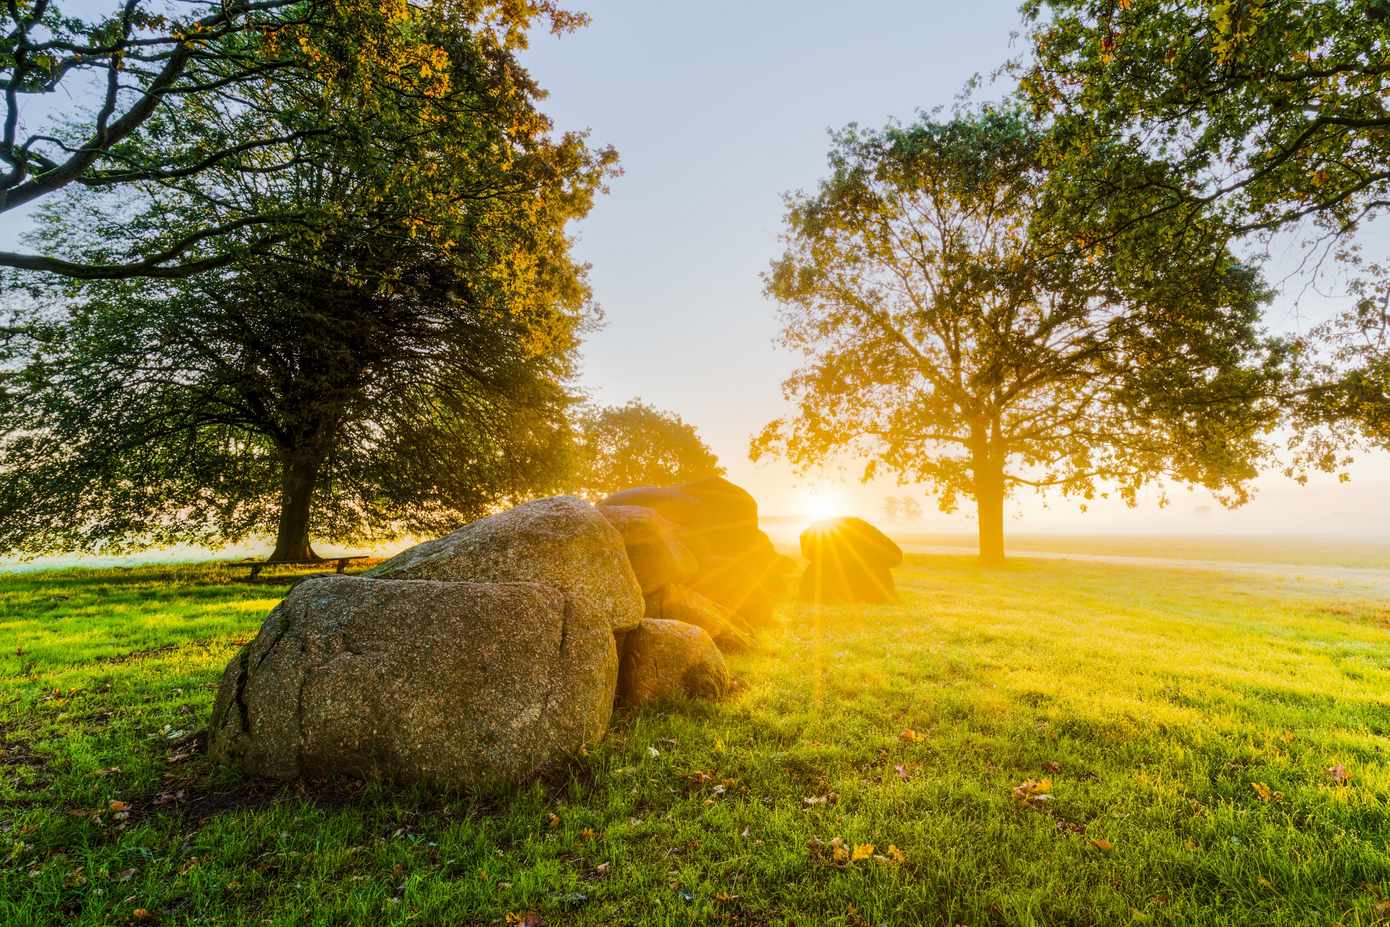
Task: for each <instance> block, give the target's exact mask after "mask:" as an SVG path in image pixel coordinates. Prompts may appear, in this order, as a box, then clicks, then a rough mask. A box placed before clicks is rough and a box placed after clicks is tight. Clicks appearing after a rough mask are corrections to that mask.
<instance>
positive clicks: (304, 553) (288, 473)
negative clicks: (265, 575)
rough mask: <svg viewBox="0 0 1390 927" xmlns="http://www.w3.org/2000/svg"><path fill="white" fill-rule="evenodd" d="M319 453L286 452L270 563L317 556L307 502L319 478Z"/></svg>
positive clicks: (312, 558)
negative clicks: (311, 541) (310, 527)
mask: <svg viewBox="0 0 1390 927" xmlns="http://www.w3.org/2000/svg"><path fill="white" fill-rule="evenodd" d="M319 463H320V457H319V455H318V454H304V453H300V454H286V455H285V463H284V470H283V474H282V476H281V488H280V525H279V528H278V529H277V530H276V533H275V551H274V552H273V553H272V554H271V555H270V561H271V562H272V563H283V562H286V561H293V560H318V559H319V557H318V555H317V554H315V553H314V549H313V548H312V547H310V546H309V504H310V502H311V501H312V500H313V496H314V484H315V482H317V480H318V475H319Z"/></svg>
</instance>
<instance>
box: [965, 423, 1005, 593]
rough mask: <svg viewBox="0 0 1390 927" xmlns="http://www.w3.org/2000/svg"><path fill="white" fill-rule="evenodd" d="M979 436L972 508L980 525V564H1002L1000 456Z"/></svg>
mask: <svg viewBox="0 0 1390 927" xmlns="http://www.w3.org/2000/svg"><path fill="white" fill-rule="evenodd" d="M995 444H996V442H994V441H990V440H988V439H985V438H984V436H983V435H981V436H980V439H979V440H978V441H977V442H976V446H975V448H974V450H973V454H972V456H973V460H972V461H971V469H972V470H973V471H974V477H975V508H976V512H977V517H978V519H979V525H980V562H981V563H983V564H984V565H986V566H1000V565H1002V564H1003V562H1004V454H1003V453H1002V450H1001V449H999V448H997V447H995V446H993V445H995Z"/></svg>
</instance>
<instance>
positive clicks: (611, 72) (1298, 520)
mask: <svg viewBox="0 0 1390 927" xmlns="http://www.w3.org/2000/svg"><path fill="white" fill-rule="evenodd" d="M579 5H580V6H581V7H582V8H583V9H585V10H587V11H588V12H589V13H591V15H592V17H593V23H592V25H591V26H590V27H589V28H588V29H585V30H583V31H581V32H579V33H576V34H573V35H568V36H564V37H560V38H551V37H548V36H544V37H538V38H537V39H536V41H535V42H534V43H533V45H532V48H531V50H530V51H529V52H528V53H527V55H526V60H527V63H528V64H529V66H530V67H531V70H532V72H533V74H534V75H535V76H536V77H537V79H538V80H539V81H540V82H541V84H542V85H543V86H545V87H547V88H548V89H549V90H550V92H551V96H550V99H549V100H548V101H547V102H546V104H545V109H546V111H547V112H548V113H550V114H551V116H552V117H553V118H554V119H555V120H556V123H557V125H558V126H559V127H560V128H565V129H571V128H589V129H591V130H592V137H593V140H594V141H595V142H598V143H603V144H613V145H615V146H617V148H618V150H619V152H620V154H621V156H622V163H623V167H624V171H625V174H624V176H622V177H619V178H618V179H616V180H615V181H614V183H613V185H612V192H611V194H610V195H609V196H607V197H605V198H603V199H601V200H600V201H599V203H598V205H597V207H596V208H595V210H594V212H593V214H592V216H591V217H590V218H589V219H588V220H586V221H585V222H584V223H583V224H582V225H581V226H580V228H579V244H578V254H579V256H580V257H581V259H583V260H586V261H589V262H591V263H592V265H593V270H592V281H593V284H594V290H595V294H596V296H597V298H598V300H599V302H600V303H601V304H602V306H603V308H604V311H605V313H606V317H607V323H606V326H605V328H604V329H603V330H602V331H601V332H599V333H597V334H596V335H593V336H592V337H591V338H590V341H589V343H588V345H587V347H586V349H585V365H584V376H583V384H584V386H585V387H586V388H587V389H588V390H589V391H590V393H591V395H592V396H593V397H594V398H595V399H596V400H598V401H601V402H604V403H618V402H623V401H626V400H627V399H629V398H631V397H634V396H640V397H641V398H643V399H644V400H646V401H648V402H651V403H654V404H656V405H658V406H661V407H664V408H668V409H672V410H674V411H676V412H679V413H680V414H681V415H682V416H683V417H685V418H686V419H687V420H688V421H690V422H692V423H694V424H695V425H696V426H697V427H698V428H699V430H700V432H701V433H702V434H703V435H704V437H705V438H706V440H707V441H708V442H709V443H710V445H711V446H712V447H713V448H714V449H715V451H716V452H717V453H718V454H719V456H720V459H721V461H722V462H723V463H724V464H725V466H727V467H728V469H729V475H730V477H731V478H733V479H734V480H735V481H737V482H740V483H742V484H744V485H746V486H747V487H748V488H749V489H751V490H752V491H753V492H754V494H755V495H757V496H758V497H759V499H760V500H761V502H762V507H763V511H764V512H766V513H769V514H781V513H795V512H796V511H797V510H798V509H799V508H800V507H801V505H802V495H803V494H804V493H805V492H807V491H808V489H812V488H814V486H815V485H817V484H826V483H830V484H834V485H835V486H836V487H837V491H838V493H839V494H840V495H841V497H842V498H843V499H844V501H845V504H846V505H847V506H849V507H852V508H853V509H855V510H856V511H858V512H860V513H862V514H865V515H869V516H874V515H877V514H878V513H879V511H880V506H881V499H882V496H883V495H885V494H887V493H893V494H903V493H907V492H916V493H918V494H919V495H921V497H922V502H923V508H924V509H926V512H927V518H926V519H925V522H924V527H926V528H937V529H940V530H973V527H972V526H973V522H972V520H971V519H970V518H969V513H968V512H962V513H961V514H960V515H957V516H953V517H947V516H943V515H939V514H937V512H936V507H935V504H934V502H933V501H932V500H930V499H928V498H926V496H925V494H924V491H923V490H920V489H916V490H914V489H912V488H906V489H903V488H898V487H895V486H893V485H892V484H891V483H887V482H880V483H876V484H874V485H873V486H871V487H867V488H866V487H861V486H859V485H858V483H857V480H856V479H854V476H855V473H856V472H857V468H854V467H852V466H850V467H843V468H841V469H840V470H832V471H830V472H827V473H825V474H822V475H820V476H819V477H815V478H812V479H810V480H803V479H799V478H797V477H795V476H794V475H793V474H791V473H790V471H789V470H787V469H786V468H785V467H782V466H779V465H777V464H757V465H754V464H752V463H750V462H749V461H748V457H747V447H748V441H749V438H750V437H751V436H752V435H753V434H754V433H756V432H757V430H758V429H759V428H760V427H761V426H762V425H763V424H764V423H765V422H767V421H768V420H769V419H771V418H775V417H776V416H777V415H779V414H781V413H782V411H783V409H784V405H783V401H782V398H781V392H780V383H781V381H782V379H783V378H784V377H785V375H786V374H787V373H788V372H789V371H790V370H791V369H792V367H793V365H794V362H795V358H793V357H792V356H790V355H789V354H787V353H785V352H782V351H781V350H780V349H778V348H777V346H776V345H775V343H774V342H775V338H776V335H777V322H776V314H775V307H774V305H773V304H771V303H770V302H769V301H768V300H766V299H765V298H764V297H763V295H762V287H761V283H760V280H759V273H760V272H761V271H762V270H763V269H764V268H765V267H766V266H767V264H768V262H769V260H770V259H771V258H773V257H774V256H775V255H776V254H777V253H778V251H779V247H778V240H777V239H778V235H779V233H780V228H781V217H782V203H781V194H782V193H783V192H784V191H787V190H793V189H797V188H810V187H811V186H813V185H814V184H815V183H816V181H817V180H818V178H820V177H821V176H822V175H823V174H824V173H825V152H826V148H827V138H826V131H827V129H830V128H839V127H841V126H843V125H845V124H846V123H849V122H860V123H863V124H866V125H880V124H882V123H883V122H885V121H886V120H887V119H889V118H890V117H898V118H901V119H909V118H911V117H912V116H913V115H914V113H915V112H916V111H917V110H921V109H932V108H934V107H938V106H949V105H950V104H951V103H952V102H953V100H954V99H955V98H956V97H957V95H958V94H959V93H960V91H961V89H962V87H963V86H964V85H965V83H966V82H967V81H968V80H969V79H970V78H971V77H972V75H976V74H980V75H982V76H983V77H984V78H985V82H984V85H983V87H982V88H981V89H980V90H979V91H978V92H977V93H976V96H977V97H980V98H990V97H995V96H998V95H1001V94H1002V93H1003V92H1004V89H1005V88H1004V86H1003V85H1002V84H991V82H990V74H991V73H992V72H993V71H994V69H995V68H997V67H998V66H999V65H1000V64H1001V63H1002V62H1004V61H1005V60H1006V59H1007V58H1008V57H1010V56H1011V55H1015V54H1017V53H1019V51H1020V45H1019V43H1018V42H1016V41H1014V40H1013V39H1012V33H1013V32H1015V31H1016V30H1018V29H1019V27H1020V25H1021V23H1020V19H1019V16H1018V13H1017V11H1016V3H1015V2H1014V0H974V2H969V3H950V4H947V3H921V2H906V0H877V2H859V3H856V4H853V5H852V7H851V6H847V5H845V4H842V3H831V2H823V0H822V2H808V0H800V2H793V0H759V2H758V3H747V2H743V3H732V2H716V3H708V4H702V5H700V6H698V7H690V6H686V5H677V4H669V3H651V2H637V0H588V2H585V3H582V4H579ZM1286 263H1287V262H1284V261H1276V265H1275V266H1276V268H1278V267H1280V266H1283V265H1284V264H1286ZM1297 288H1298V284H1297V282H1294V283H1292V284H1290V286H1289V287H1288V289H1289V290H1290V291H1291V292H1292V291H1293V290H1295V289H1297ZM1330 305H1331V304H1324V303H1323V302H1321V301H1319V300H1317V299H1316V298H1314V297H1310V296H1307V295H1305V296H1304V297H1303V299H1302V301H1301V302H1300V303H1299V304H1298V305H1295V303H1294V300H1293V297H1292V295H1286V296H1285V297H1283V298H1281V299H1280V300H1279V301H1278V302H1276V304H1275V305H1274V306H1273V307H1271V311H1270V325H1271V327H1274V328H1279V329H1284V328H1290V327H1299V326H1301V325H1306V324H1307V323H1308V322H1309V321H1310V319H1312V318H1316V317H1319V316H1320V315H1321V314H1323V313H1324V312H1326V311H1327V309H1328V308H1329V307H1330ZM1013 509H1014V511H1013V514H1014V518H1013V519H1012V520H1011V522H1010V525H1009V528H1010V530H1014V531H1058V530H1065V531H1123V532H1149V531H1162V532H1168V531H1172V532H1187V531H1198V532H1213V533H1219V532H1274V531H1277V532H1318V533H1338V534H1341V533H1356V534H1365V533H1374V534H1387V535H1390V457H1383V456H1382V457H1373V458H1368V459H1367V460H1366V461H1365V462H1363V463H1361V464H1360V465H1358V466H1357V467H1355V468H1354V469H1353V480H1352V482H1351V483H1349V484H1338V483H1337V482H1336V481H1335V480H1330V479H1328V480H1316V481H1314V483H1313V485H1311V486H1309V487H1298V486H1296V485H1294V484H1293V483H1291V482H1290V481H1289V480H1287V479H1285V478H1283V477H1282V476H1278V475H1270V476H1269V477H1268V478H1265V479H1262V480H1261V481H1260V493H1259V495H1258V497H1257V500H1256V501H1255V502H1254V503H1252V504H1250V505H1249V506H1247V507H1245V508H1244V509H1242V510H1239V511H1237V512H1226V511H1224V510H1222V509H1221V508H1220V507H1219V506H1218V505H1216V504H1215V503H1214V502H1213V501H1212V500H1211V499H1210V498H1208V497H1206V496H1205V495H1204V494H1193V495H1189V494H1187V493H1186V492H1185V491H1179V492H1177V493H1175V494H1174V496H1173V501H1172V504H1171V505H1170V506H1169V507H1167V508H1163V509H1160V508H1159V507H1158V506H1157V505H1155V504H1152V503H1150V504H1144V505H1141V506H1140V507H1139V508H1138V509H1136V510H1130V509H1128V508H1127V507H1125V506H1124V505H1122V504H1118V503H1114V504H1105V503H1102V504H1099V505H1093V506H1092V507H1091V509H1090V511H1089V512H1086V513H1082V512H1080V511H1079V510H1078V507H1077V506H1076V504H1075V503H1074V502H1071V501H1068V500H1064V499H1058V498H1054V499H1052V500H1050V502H1049V503H1048V504H1047V505H1046V506H1044V505H1043V504H1042V503H1040V502H1038V501H1037V500H1036V499H1032V498H1020V499H1019V500H1018V501H1017V502H1016V503H1015V504H1014V507H1013Z"/></svg>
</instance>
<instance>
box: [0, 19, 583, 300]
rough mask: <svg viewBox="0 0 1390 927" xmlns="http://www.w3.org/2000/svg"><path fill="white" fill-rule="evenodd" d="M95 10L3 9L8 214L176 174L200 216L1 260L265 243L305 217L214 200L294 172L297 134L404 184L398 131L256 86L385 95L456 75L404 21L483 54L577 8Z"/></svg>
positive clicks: (148, 259)
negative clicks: (464, 32) (288, 100)
mask: <svg viewBox="0 0 1390 927" xmlns="http://www.w3.org/2000/svg"><path fill="white" fill-rule="evenodd" d="M93 12H94V11H93V9H92V4H89V3H77V2H71V0H27V2H26V0H19V2H11V3H9V4H7V6H6V8H5V11H4V12H2V13H0V216H5V215H7V214H8V215H10V216H14V215H16V212H15V211H16V210H18V209H20V208H22V207H25V206H29V205H33V204H43V203H47V202H50V201H51V200H52V198H53V197H55V196H56V195H58V194H61V193H64V192H72V191H78V194H79V197H80V199H81V201H83V202H86V203H88V204H90V205H94V206H95V205H98V204H100V203H101V202H102V201H103V200H109V199H112V198H118V199H120V200H122V201H124V202H127V203H129V202H130V201H131V199H132V198H135V199H141V198H143V197H144V196H145V195H146V194H147V192H148V191H149V190H150V189H151V188H166V189H177V190H180V191H182V192H183V193H184V194H185V195H187V196H190V197H196V198H201V199H202V201H203V207H204V208H203V212H202V214H201V220H202V221H201V222H199V223H198V224H196V225H192V226H190V225H180V226H178V227H177V228H176V229H173V230H169V229H164V228H162V227H159V226H158V225H153V226H151V227H149V228H147V229H145V230H144V231H145V232H146V234H145V235H143V236H141V237H138V238H132V239H128V240H121V241H112V242H110V245H111V247H110V248H109V249H108V251H107V253H105V254H104V255H102V256H101V257H100V258H95V257H93V256H91V255H88V256H87V257H85V258H83V257H79V256H77V255H74V254H63V253H59V252H54V251H45V252H42V253H16V252H0V267H15V268H24V269H28V270H40V271H46V272H51V273H56V274H60V275H64V276H68V277H77V278H86V279H94V278H119V277H132V276H140V277H177V276H185V275H188V274H191V273H197V272H200V271H203V270H207V269H210V268H214V267H220V266H225V265H226V264H228V263H230V262H231V261H233V260H235V259H236V258H237V257H238V256H239V255H246V254H248V253H255V252H257V251H258V250H260V249H262V248H273V247H274V246H275V245H276V244H277V243H279V242H281V241H282V240H283V239H284V237H285V235H286V233H287V232H289V231H293V230H299V229H302V228H303V226H304V225H305V221H306V217H305V216H303V215H301V214H299V213H297V212H296V211H294V210H289V209H284V208H270V207H272V206H273V205H274V204H271V203H267V202H262V203H259V204H257V206H258V207H259V208H255V209H250V208H246V207H247V204H246V203H244V202H243V203H240V204H236V206H235V207H233V206H231V205H229V204H224V203H221V202H220V201H219V200H218V198H217V196H216V189H215V185H216V184H217V183H219V182H220V178H221V176H225V174H226V173H227V172H233V173H236V174H239V175H241V176H244V177H246V178H248V179H255V178H264V177H265V176H267V175H271V174H277V173H281V172H288V171H291V170H292V169H293V168H294V167H295V166H296V161H295V153H296V150H297V148H298V146H300V145H301V144H302V143H303V142H305V141H307V140H309V139H312V138H319V139H323V138H325V137H336V138H337V139H338V141H339V142H344V141H353V144H340V145H339V152H340V154H341V155H342V156H344V157H352V158H353V159H355V160H358V161H362V160H366V159H375V160H376V161H377V162H378V164H379V166H380V167H382V168H383V169H384V168H385V167H386V166H388V165H392V164H394V167H395V171H396V174H397V178H398V179H399V180H400V181H402V182H407V181H409V180H410V179H411V178H412V172H413V171H414V168H415V167H416V166H415V165H413V164H409V163H401V162H398V161H397V162H393V161H392V155H393V152H392V151H391V150H390V145H389V144H378V138H377V137H375V136H366V137H363V136H360V135H358V136H357V137H356V138H355V140H354V139H353V138H352V135H351V133H350V132H343V131H341V129H343V128H346V127H347V125H346V124H345V123H337V122H334V121H332V120H326V119H325V120H320V121H318V122H316V123H314V124H312V125H307V126H306V125H301V126H293V127H292V126H286V125H285V124H283V123H277V122H273V121H264V120H259V119H257V118H256V115H257V114H256V112H255V107H254V106H253V105H251V104H250V102H249V101H248V99H247V95H248V93H254V92H255V88H256V87H257V86H258V85H262V84H264V83H265V82H266V81H267V80H269V79H275V80H277V81H282V82H283V81H285V80H291V79H292V80H297V81H300V82H302V83H305V84H310V85H312V86H314V87H315V88H316V91H317V94H318V96H319V98H320V106H321V107H322V109H323V110H324V112H335V113H338V114H343V113H346V112H349V111H353V110H358V111H361V110H374V109H380V110H382V111H389V110H390V109H391V108H392V107H393V106H399V105H400V104H401V103H402V102H403V101H404V102H409V101H412V100H416V99H418V97H419V95H420V94H421V93H422V92H425V93H431V92H436V91H438V90H439V85H438V80H437V78H438V76H439V75H440V74H441V73H442V74H448V73H449V69H448V67H447V64H441V57H440V56H441V55H443V54H445V50H444V49H443V48H442V47H441V46H440V45H439V44H438V43H437V42H435V41H432V37H431V36H430V35H429V34H428V33H427V32H425V31H422V30H420V29H417V28H402V24H403V23H411V24H412V26H413V25H415V24H418V23H419V22H420V21H422V20H424V19H427V18H428V19H430V20H431V21H433V22H434V23H436V24H448V25H450V26H451V27H453V28H467V29H469V30H471V31H472V33H473V34H474V36H475V38H476V41H477V42H478V44H479V45H480V46H481V51H482V53H483V54H482V57H481V58H480V59H479V62H480V63H483V62H485V61H487V60H488V59H491V60H493V61H502V60H505V59H506V58H507V57H508V56H509V55H510V52H511V50H512V49H514V48H516V47H518V46H520V45H524V44H525V38H526V32H527V29H528V28H529V27H530V26H531V24H532V23H533V22H534V21H535V20H537V19H544V20H548V21H549V23H550V25H551V28H553V29H555V30H556V31H565V30H568V29H571V28H573V27H575V26H576V25H578V24H580V23H582V22H583V21H584V20H583V17H582V16H578V15H575V14H572V13H568V12H566V11H564V10H561V9H559V8H558V7H556V6H555V5H554V4H553V3H551V2H550V0H516V2H511V0H507V2H502V0H442V2H438V3H432V4H428V5H426V4H416V5H412V4H410V3H408V2H406V0H372V2H365V3H328V2H323V0H254V2H253V0H232V2H226V3H218V2H193V3H188V4H172V3H167V2H161V0H123V2H120V3H116V4H114V5H113V7H112V11H111V12H110V13H108V14H106V15H93ZM481 73H487V70H484V71H483V72H481ZM431 87H433V89H431ZM37 102H42V103H46V104H47V105H46V107H43V106H36V105H35V104H36V103H37ZM44 108H47V109H48V110H49V111H50V112H49V117H50V118H47V119H45V118H43V117H42V116H43V109H44ZM55 112H56V113H57V115H55ZM190 121H192V122H194V123H197V124H198V125H200V126H201V127H202V129H203V131H201V132H199V133H197V135H196V137H191V136H190V135H189V134H188V133H185V132H176V131H171V130H172V129H177V128H178V127H179V126H180V125H182V124H186V123H188V122H190ZM208 181H211V182H212V184H213V187H209V185H208ZM281 205H282V206H283V204H281Z"/></svg>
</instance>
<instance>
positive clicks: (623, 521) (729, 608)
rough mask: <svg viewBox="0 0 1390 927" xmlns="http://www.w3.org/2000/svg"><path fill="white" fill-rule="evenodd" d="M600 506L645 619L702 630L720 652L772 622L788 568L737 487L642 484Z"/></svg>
mask: <svg viewBox="0 0 1390 927" xmlns="http://www.w3.org/2000/svg"><path fill="white" fill-rule="evenodd" d="M599 511H600V512H601V513H603V515H604V517H605V518H607V519H608V520H609V521H610V522H612V523H613V525H614V527H616V528H617V529H618V531H619V532H620V533H621V534H622V536H623V542H624V543H625V544H626V545H627V552H628V559H629V560H630V561H631V563H632V566H633V569H634V570H635V571H636V573H637V578H638V581H639V583H640V584H641V586H642V594H643V596H644V597H645V600H646V606H645V608H646V610H645V615H646V616H647V617H649V618H661V619H668V620H672V621H681V622H685V623H686V624H693V625H695V626H697V627H700V628H703V629H705V630H706V631H707V632H709V634H710V636H711V637H713V638H714V639H715V641H716V642H718V643H719V645H720V646H721V647H724V648H726V649H727V648H730V647H739V646H742V645H746V644H747V643H748V641H749V638H750V636H751V635H752V634H753V633H754V632H755V631H756V629H758V628H760V627H762V626H764V625H766V624H767V623H768V622H769V621H770V620H771V618H772V612H773V609H774V607H775V606H776V603H777V600H778V599H780V598H781V597H782V594H783V591H784V590H785V588H786V585H787V578H788V575H789V573H790V571H791V569H792V565H791V561H789V560H788V559H787V558H786V557H783V556H781V555H780V554H778V553H777V552H776V551H775V550H774V549H773V546H772V541H771V540H770V539H769V538H768V536H767V535H766V534H764V533H763V532H762V530H761V529H759V527H758V503H757V502H756V501H755V500H754V499H753V497H752V496H751V495H749V494H748V493H747V492H745V491H744V490H742V489H740V488H739V487H738V486H735V485H734V484H733V483H730V482H729V481H728V480H725V479H723V478H721V477H710V478H709V479H703V480H697V481H695V482H692V483H683V484H681V485H679V486H669V487H654V486H643V487H639V488H636V489H627V490H624V491H622V492H619V493H615V494H613V495H611V496H609V497H608V498H607V499H604V500H603V501H602V502H600V503H599Z"/></svg>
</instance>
